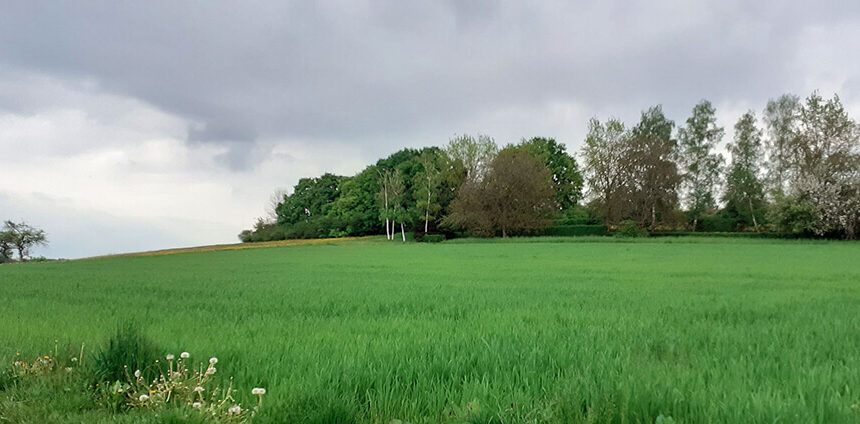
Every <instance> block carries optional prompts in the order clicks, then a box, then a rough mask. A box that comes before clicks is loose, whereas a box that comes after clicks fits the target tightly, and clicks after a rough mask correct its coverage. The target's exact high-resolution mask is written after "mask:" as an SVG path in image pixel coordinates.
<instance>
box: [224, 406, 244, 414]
mask: <svg viewBox="0 0 860 424" xmlns="http://www.w3.org/2000/svg"><path fill="white" fill-rule="evenodd" d="M227 413H228V414H230V415H239V414H241V413H242V407H241V406H239V405H233V406H231V407H230V408H229V409H227Z"/></svg>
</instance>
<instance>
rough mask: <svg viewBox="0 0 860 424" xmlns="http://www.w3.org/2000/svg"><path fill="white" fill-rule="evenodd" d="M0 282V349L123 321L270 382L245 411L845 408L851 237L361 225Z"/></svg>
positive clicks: (851, 363)
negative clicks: (509, 236) (298, 240)
mask: <svg viewBox="0 0 860 424" xmlns="http://www.w3.org/2000/svg"><path fill="white" fill-rule="evenodd" d="M569 240H571V239H569ZM0 290H2V302H0V317H2V320H3V324H2V325H0V343H2V345H0V356H2V357H3V358H11V357H12V356H13V355H15V352H17V351H21V352H27V353H28V354H38V353H39V352H42V351H45V350H47V349H53V346H54V340H57V339H58V340H60V344H61V345H63V344H67V343H70V344H72V345H78V346H79V345H80V343H81V342H86V343H87V346H88V347H87V349H96V348H97V345H99V344H102V343H104V341H105V340H106V338H107V337H108V336H109V335H110V334H111V333H112V332H113V331H114V330H115V329H116V328H117V325H118V323H120V322H133V323H136V324H137V325H138V326H139V327H140V328H142V329H143V330H144V331H145V332H146V334H148V335H149V336H150V337H151V338H152V339H154V340H155V341H156V342H158V344H159V345H160V346H163V347H164V349H165V352H173V353H178V352H180V351H183V350H187V351H189V352H191V353H192V355H196V356H195V357H198V358H203V357H208V356H217V357H219V358H220V360H221V361H220V362H219V373H220V374H221V377H222V378H226V377H227V376H229V375H232V376H233V377H234V379H235V383H234V385H235V386H236V387H237V388H239V389H240V393H242V399H241V400H243V401H246V402H252V398H251V396H250V394H249V393H248V392H249V390H250V388H251V387H254V386H262V387H266V388H267V389H268V394H267V397H266V404H265V407H264V409H263V410H262V413H261V414H260V415H259V416H258V417H257V419H256V420H254V422H255V423H266V422H317V423H327V422H344V423H347V422H359V423H389V422H390V421H391V420H392V419H400V420H404V421H409V422H412V423H418V422H439V421H441V420H442V417H443V414H446V413H451V412H452V411H456V410H458V409H460V408H466V405H467V403H470V402H471V403H472V411H473V412H474V413H473V414H472V416H471V418H472V419H473V420H474V421H475V422H505V423H507V422H511V423H514V422H559V423H562V422H574V423H575V422H616V423H650V422H654V421H655V420H656V419H657V417H658V416H660V415H663V416H664V417H672V418H673V419H674V421H675V422H685V423H705V422H724V423H742V422H743V423H747V422H757V423H774V422H778V423H795V422H803V423H843V422H855V423H856V422H860V411H858V410H857V409H856V407H854V408H852V405H854V404H857V403H860V244H858V243H849V242H819V241H816V242H813V241H778V240H737V239H696V238H688V239H660V240H643V241H639V240H637V241H630V242H621V241H616V240H613V239H603V240H597V239H589V238H583V239H576V241H565V242H562V241H561V240H556V242H554V241H553V240H551V239H542V240H539V241H536V240H529V239H526V240H520V241H516V240H513V241H485V242H468V241H466V242H446V243H442V244H415V243H410V244H405V245H404V244H401V243H394V242H385V241H380V240H358V241H349V242H335V243H328V244H318V245H309V246H290V247H274V248H261V249H249V250H231V251H215V252H201V253H182V254H175V255H167V256H153V257H119V258H108V259H97V260H84V261H74V262H55V263H34V264H26V265H8V266H0ZM663 421H664V422H669V420H663ZM78 422H80V421H78Z"/></svg>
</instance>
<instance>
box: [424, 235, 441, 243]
mask: <svg viewBox="0 0 860 424" xmlns="http://www.w3.org/2000/svg"><path fill="white" fill-rule="evenodd" d="M420 241H422V242H424V243H440V242H443V241H445V235H444V234H424V237H422V238H421V240H420Z"/></svg>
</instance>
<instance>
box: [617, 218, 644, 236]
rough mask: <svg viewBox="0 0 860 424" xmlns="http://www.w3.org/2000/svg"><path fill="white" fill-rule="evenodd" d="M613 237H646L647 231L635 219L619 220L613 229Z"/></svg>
mask: <svg viewBox="0 0 860 424" xmlns="http://www.w3.org/2000/svg"><path fill="white" fill-rule="evenodd" d="M615 237H648V231H645V229H644V228H642V226H641V225H639V223H638V222H636V221H630V220H627V221H621V224H619V225H618V230H616V231H615Z"/></svg>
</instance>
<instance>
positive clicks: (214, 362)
mask: <svg viewBox="0 0 860 424" xmlns="http://www.w3.org/2000/svg"><path fill="white" fill-rule="evenodd" d="M217 363H218V358H216V357H214V356H213V357H211V358H209V364H211V365H215V364H217Z"/></svg>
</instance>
